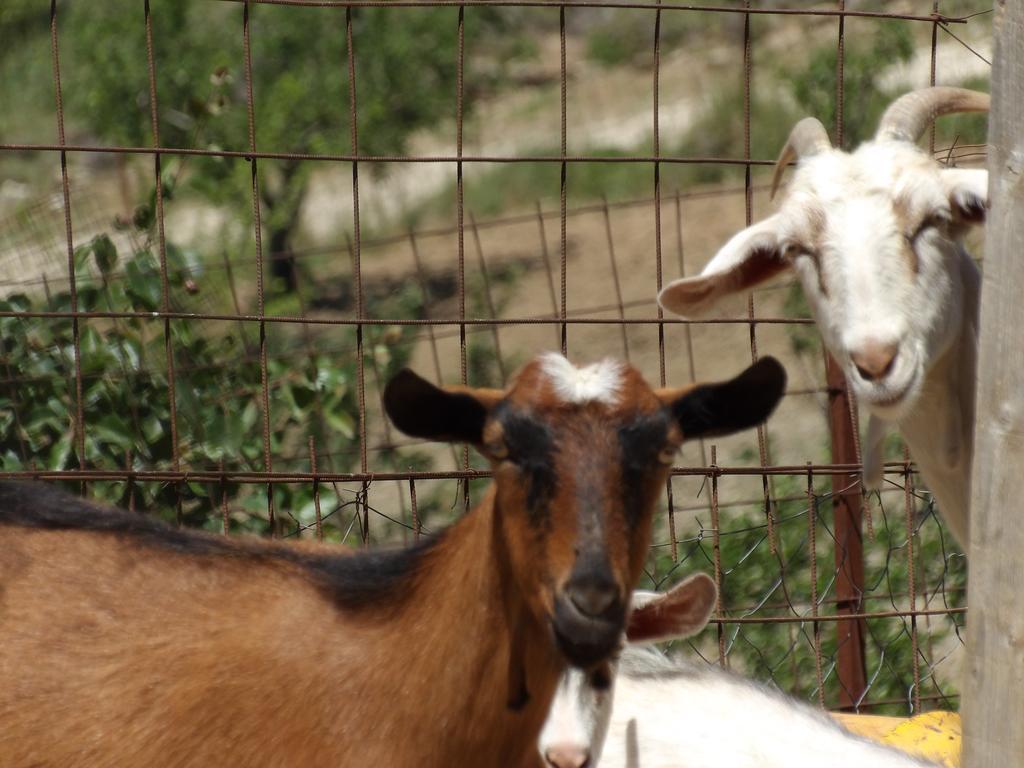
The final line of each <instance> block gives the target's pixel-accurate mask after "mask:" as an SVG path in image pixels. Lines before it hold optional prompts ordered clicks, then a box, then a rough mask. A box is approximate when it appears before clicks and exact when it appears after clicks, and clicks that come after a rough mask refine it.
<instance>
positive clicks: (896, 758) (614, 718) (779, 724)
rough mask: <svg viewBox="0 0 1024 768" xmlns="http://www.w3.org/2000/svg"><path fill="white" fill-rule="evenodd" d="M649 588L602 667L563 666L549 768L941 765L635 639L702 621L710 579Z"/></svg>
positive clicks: (668, 634) (545, 734) (544, 736)
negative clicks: (619, 647)
mask: <svg viewBox="0 0 1024 768" xmlns="http://www.w3.org/2000/svg"><path fill="white" fill-rule="evenodd" d="M709 584H710V593H709V592H708V585H709ZM678 592H681V593H683V594H682V595H678V594H676V595H674V593H678ZM647 594H649V593H646V594H645V593H637V596H635V597H634V602H635V603H638V605H637V606H636V607H635V608H634V610H633V614H632V615H631V617H630V621H629V627H628V630H627V635H628V636H629V637H631V638H637V639H633V640H632V641H631V642H633V643H634V645H632V646H628V647H627V648H626V649H625V651H624V652H623V654H622V658H621V660H620V661H619V662H618V663H614V662H613V663H612V664H610V665H609V666H610V668H609V670H607V676H605V675H604V674H601V675H597V676H596V677H595V675H594V674H588V673H586V672H584V671H582V670H579V669H575V668H569V669H568V670H567V671H566V672H564V673H563V676H562V680H561V682H560V683H559V686H558V690H557V692H556V694H555V698H554V700H553V701H552V703H551V710H550V712H549V714H548V720H547V722H546V723H545V725H544V729H543V731H542V732H541V736H540V752H541V755H542V757H543V761H544V765H545V766H548V768H596V766H598V765H600V766H604V768H722V767H723V766H728V768H811V767H812V766H813V768H864V766H871V768H924V767H926V766H928V767H930V768H938V767H937V766H936V764H934V763H930V762H927V761H924V760H920V759H918V758H915V757H911V756H910V755H908V754H906V753H904V752H900V751H897V750H895V749H890V748H889V747H885V746H882V745H881V744H877V743H875V742H873V741H869V740H868V739H865V738H862V737H860V736H855V735H854V734H852V733H850V732H849V731H847V730H845V729H843V728H842V727H841V726H840V725H839V724H838V723H836V722H835V721H834V720H832V718H830V717H829V716H828V715H827V714H825V713H824V712H822V711H821V710H819V709H815V708H813V707H810V706H808V705H806V704H804V703H803V702H800V701H797V700H796V699H793V698H791V697H789V696H786V695H785V694H783V693H781V692H780V691H778V690H775V689H771V688H768V687H766V686H763V685H759V684H757V683H753V682H751V681H749V680H745V679H743V678H741V677H738V676H737V675H734V674H731V673H728V672H725V671H723V670H721V669H718V668H715V667H710V666H707V665H699V666H698V665H695V664H692V663H689V662H686V661H683V660H681V659H674V658H668V657H666V656H664V655H663V654H661V653H659V652H658V651H655V650H650V649H642V648H638V647H636V645H635V643H638V642H641V641H642V642H650V641H651V640H652V639H662V640H664V639H670V638H672V637H685V636H688V635H691V634H693V633H694V632H695V631H697V630H699V629H700V628H701V626H703V624H704V622H705V621H706V620H707V618H708V616H709V614H710V610H711V608H712V607H713V606H714V595H715V587H714V582H712V581H711V579H709V578H707V577H706V576H702V575H700V576H697V577H694V578H693V579H691V580H690V581H687V582H684V583H683V584H681V585H680V586H679V587H676V589H674V590H672V591H671V592H668V593H666V594H665V595H653V596H651V597H646V595H647ZM708 594H710V596H711V597H710V601H709V602H706V600H707V595H708ZM637 597H640V598H641V600H638V599H637ZM645 597H646V602H642V600H643V599H644V598H645ZM681 598H682V599H681ZM677 606H678V608H677ZM701 606H704V608H705V610H704V612H703V618H700V616H701ZM677 610H680V611H682V613H683V616H682V617H678V616H674V614H675V613H676V612H677ZM670 623H671V624H674V627H669V626H668V625H669V624H670ZM637 628H642V630H643V631H641V632H637V631H636V630H637Z"/></svg>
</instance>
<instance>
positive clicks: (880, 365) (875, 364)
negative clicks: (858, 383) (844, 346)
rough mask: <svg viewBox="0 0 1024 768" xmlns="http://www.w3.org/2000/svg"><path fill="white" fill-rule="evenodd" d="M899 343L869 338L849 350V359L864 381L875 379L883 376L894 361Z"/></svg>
mask: <svg viewBox="0 0 1024 768" xmlns="http://www.w3.org/2000/svg"><path fill="white" fill-rule="evenodd" d="M898 352H899V345H898V344H896V343H888V344H887V343H884V342H880V341H876V340H874V339H870V340H868V341H865V342H864V343H862V344H860V345H859V346H858V348H857V349H856V350H851V352H850V359H851V360H853V364H854V365H855V366H856V367H857V372H858V373H859V374H860V375H861V377H863V379H864V380H865V381H877V380H878V379H882V378H885V375H886V374H887V373H889V371H891V370H892V366H893V364H894V363H895V362H896V354H897V353H898Z"/></svg>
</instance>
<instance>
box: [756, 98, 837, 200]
mask: <svg viewBox="0 0 1024 768" xmlns="http://www.w3.org/2000/svg"><path fill="white" fill-rule="evenodd" d="M831 148H832V142H831V141H829V138H828V131H826V130H825V126H823V125H822V124H821V121H820V120H818V119H817V118H814V117H805V118H804V119H803V120H801V121H800V122H799V123H797V124H796V125H794V126H793V130H792V131H790V132H789V138H788V139H786V146H784V147H783V148H782V152H780V153H779V159H778V160H777V161H776V162H775V173H774V174H772V194H771V196H772V197H775V192H776V190H777V189H778V188H779V182H780V181H782V174H783V173H784V172H785V170H786V166H787V165H789V164H790V162H792V161H793V160H799V159H800V158H802V157H810V156H811V155H816V154H818V153H819V152H824V151H825V150H826V149H831Z"/></svg>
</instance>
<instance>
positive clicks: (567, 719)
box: [538, 573, 718, 768]
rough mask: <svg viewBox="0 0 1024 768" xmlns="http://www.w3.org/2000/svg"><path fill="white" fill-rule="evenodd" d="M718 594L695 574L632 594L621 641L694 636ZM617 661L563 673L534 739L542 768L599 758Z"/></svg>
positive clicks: (582, 766) (578, 767)
mask: <svg viewBox="0 0 1024 768" xmlns="http://www.w3.org/2000/svg"><path fill="white" fill-rule="evenodd" d="M717 598H718V590H717V589H716V588H715V582H714V581H713V580H712V579H711V577H709V576H707V575H705V574H703V573H698V574H694V575H693V576H691V577H690V578H688V579H686V580H685V581H683V582H680V583H679V584H678V585H677V586H675V587H673V588H672V589H671V590H669V591H668V592H665V593H663V594H657V593H654V592H634V593H633V600H632V603H633V605H632V611H631V612H630V614H629V621H628V624H627V627H626V640H627V641H628V642H629V643H630V644H633V645H642V644H648V643H655V642H660V641H666V640H676V639H679V638H683V637H689V636H690V635H693V634H695V633H696V632H699V631H700V630H701V629H703V628H704V625H705V624H707V622H708V619H710V618H711V612H712V611H713V610H714V608H715V602H716V600H717ZM617 667H618V660H617V659H612V660H610V661H607V662H605V663H604V664H602V665H601V666H599V667H597V668H595V669H591V670H589V671H588V670H582V669H578V668H575V667H569V668H567V669H566V670H565V672H563V673H562V679H561V680H560V681H559V684H558V689H557V691H556V692H555V698H554V699H553V700H552V702H551V709H550V710H548V718H547V721H545V723H544V728H543V730H542V731H541V734H540V739H539V741H538V748H539V750H540V754H541V758H542V759H543V761H544V765H545V766H546V767H547V768H594V766H596V765H597V764H598V761H599V760H600V759H601V751H602V749H603V748H604V743H605V738H606V737H607V735H608V726H609V723H610V722H611V717H612V704H613V701H614V695H615V677H616V672H617Z"/></svg>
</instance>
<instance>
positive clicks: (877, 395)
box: [849, 366, 922, 422]
mask: <svg viewBox="0 0 1024 768" xmlns="http://www.w3.org/2000/svg"><path fill="white" fill-rule="evenodd" d="M849 378H850V379H851V380H852V381H854V386H853V392H854V394H855V395H856V396H857V402H858V403H860V404H861V405H863V406H864V407H865V408H867V409H868V411H870V412H871V413H872V414H874V415H875V416H877V417H878V418H880V419H883V420H884V421H890V422H899V421H900V420H901V419H903V418H904V417H905V416H906V415H907V414H908V413H909V412H910V411H911V410H913V408H914V404H915V403H916V402H917V398H918V396H919V395H920V394H921V378H922V377H921V372H920V371H919V370H918V367H917V366H914V367H912V368H911V369H910V370H909V371H908V372H907V374H905V375H902V376H898V377H895V378H894V379H893V380H891V381H890V380H886V381H883V382H879V383H874V382H864V381H856V379H854V378H853V376H850V377H849Z"/></svg>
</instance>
